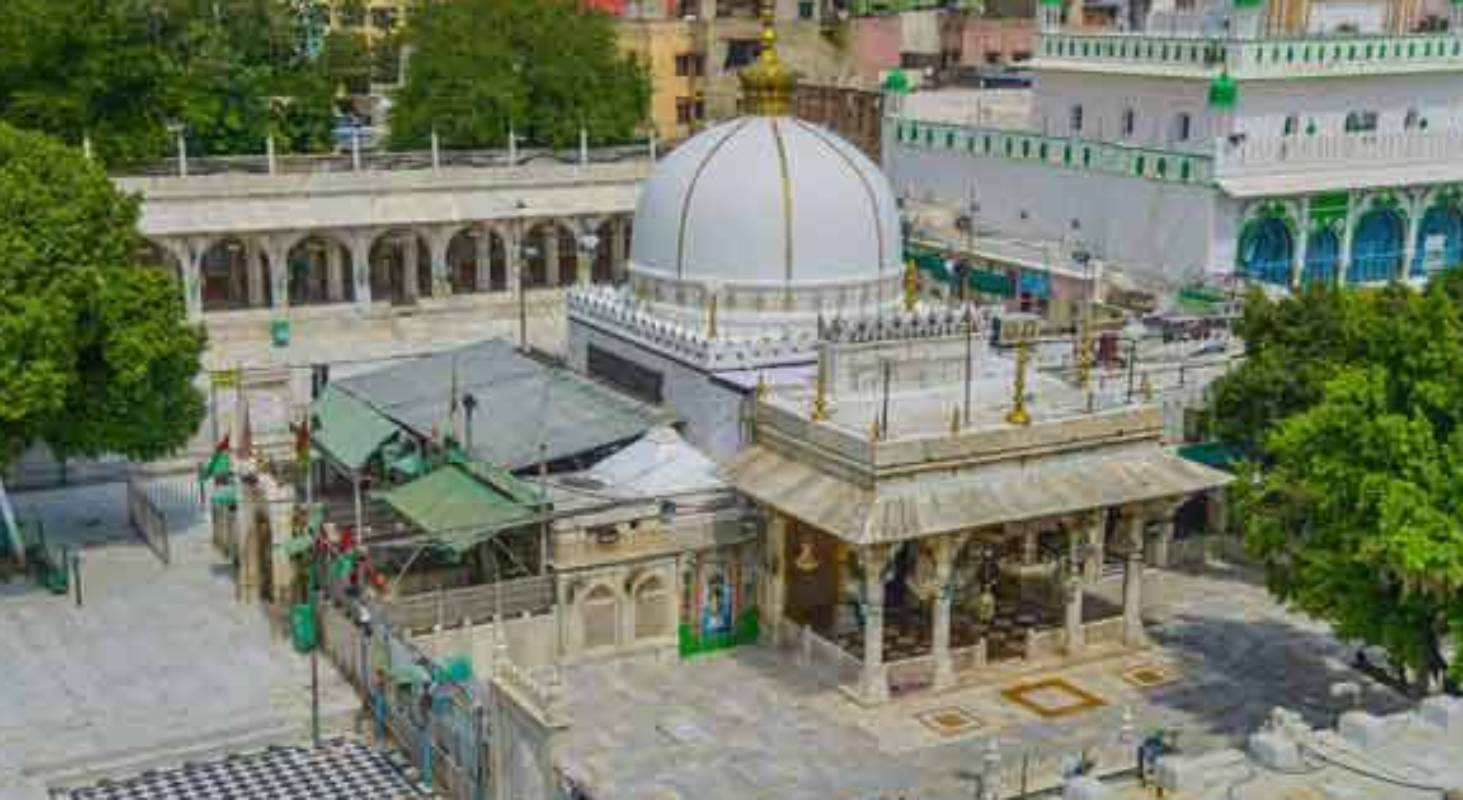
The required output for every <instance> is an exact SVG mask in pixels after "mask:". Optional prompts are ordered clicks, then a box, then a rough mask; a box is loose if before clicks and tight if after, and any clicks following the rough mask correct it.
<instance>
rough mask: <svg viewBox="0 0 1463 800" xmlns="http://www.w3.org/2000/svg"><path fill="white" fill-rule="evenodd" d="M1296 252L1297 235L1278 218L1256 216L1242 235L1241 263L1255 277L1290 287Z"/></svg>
mask: <svg viewBox="0 0 1463 800" xmlns="http://www.w3.org/2000/svg"><path fill="white" fill-rule="evenodd" d="M1294 254H1295V237H1293V236H1291V234H1290V226H1288V225H1286V224H1285V220H1283V219H1281V218H1279V217H1260V218H1258V219H1255V220H1253V221H1251V222H1250V223H1249V224H1248V225H1246V226H1245V229H1244V232H1243V233H1241V234H1240V240H1239V266H1240V269H1241V270H1242V271H1243V273H1244V274H1245V275H1246V276H1248V277H1250V278H1252V279H1254V280H1259V281H1264V282H1265V283H1273V284H1276V285H1279V286H1289V285H1290V266H1291V263H1292V261H1293V258H1294Z"/></svg>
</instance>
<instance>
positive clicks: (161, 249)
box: [133, 237, 184, 285]
mask: <svg viewBox="0 0 1463 800" xmlns="http://www.w3.org/2000/svg"><path fill="white" fill-rule="evenodd" d="M133 257H134V259H135V260H136V262H137V263H138V264H140V265H142V266H144V267H153V268H156V269H160V270H162V271H163V272H165V273H167V274H168V275H171V276H172V277H173V280H176V281H177V282H178V283H179V284H180V285H181V284H183V283H184V280H183V262H182V261H181V260H180V259H179V258H178V253H177V251H176V250H174V249H173V248H171V247H168V246H167V245H165V244H162V243H161V242H155V241H153V240H152V239H148V238H147V237H141V238H140V239H138V242H137V249H136V251H135V254H134V256H133Z"/></svg>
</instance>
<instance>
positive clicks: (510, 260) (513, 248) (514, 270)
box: [503, 223, 523, 294]
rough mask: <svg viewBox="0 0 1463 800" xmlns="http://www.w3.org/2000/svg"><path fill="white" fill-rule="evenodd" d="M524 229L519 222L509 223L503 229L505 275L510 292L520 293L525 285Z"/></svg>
mask: <svg viewBox="0 0 1463 800" xmlns="http://www.w3.org/2000/svg"><path fill="white" fill-rule="evenodd" d="M522 250H523V230H522V229H521V228H520V227H519V226H518V224H517V223H509V226H508V228H507V229H506V230H505V231H503V268H504V270H505V274H504V276H503V278H504V280H505V281H506V284H505V288H506V289H507V290H508V292H509V293H510V294H518V292H519V289H520V288H521V287H522V286H523V264H522V258H521V257H522V255H523V254H522V252H521V251H522Z"/></svg>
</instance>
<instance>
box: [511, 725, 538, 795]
mask: <svg viewBox="0 0 1463 800" xmlns="http://www.w3.org/2000/svg"><path fill="white" fill-rule="evenodd" d="M509 769H510V770H511V771H512V773H511V774H512V778H511V779H510V783H509V786H511V787H512V789H513V800H547V798H545V796H544V774H543V767H542V766H541V765H540V764H539V758H538V754H537V753H535V752H534V751H533V748H532V747H530V746H529V745H528V742H525V741H523V740H522V739H519V740H518V741H517V742H515V743H514V745H513V761H512V763H511V764H510V766H509Z"/></svg>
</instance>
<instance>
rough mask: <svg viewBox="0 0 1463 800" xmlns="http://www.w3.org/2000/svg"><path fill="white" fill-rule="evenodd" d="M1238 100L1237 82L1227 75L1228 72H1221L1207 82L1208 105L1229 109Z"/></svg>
mask: <svg viewBox="0 0 1463 800" xmlns="http://www.w3.org/2000/svg"><path fill="white" fill-rule="evenodd" d="M1238 101H1239V84H1237V83H1235V81H1234V78H1231V77H1230V76H1229V72H1228V71H1225V72H1221V73H1219V74H1218V75H1216V76H1215V77H1214V80H1213V81H1212V82H1210V84H1209V105H1210V106H1212V107H1214V108H1223V109H1230V108H1234V104H1235V103H1236V102H1238Z"/></svg>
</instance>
